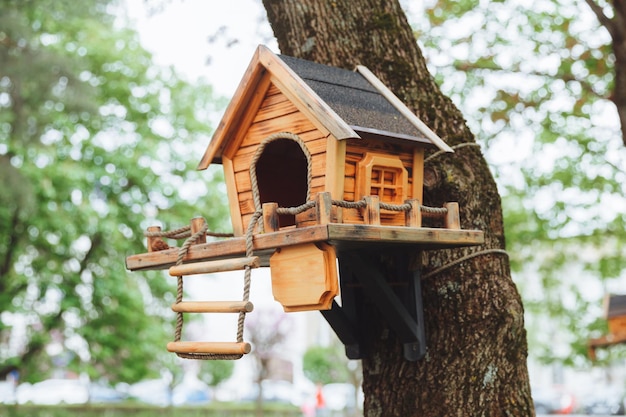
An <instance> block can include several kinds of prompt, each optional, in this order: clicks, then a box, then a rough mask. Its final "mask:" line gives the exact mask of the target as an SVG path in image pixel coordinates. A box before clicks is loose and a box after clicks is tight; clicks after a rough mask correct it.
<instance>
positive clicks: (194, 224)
mask: <svg viewBox="0 0 626 417" xmlns="http://www.w3.org/2000/svg"><path fill="white" fill-rule="evenodd" d="M205 224H206V220H204V217H194V218H193V219H191V235H192V236H193V235H194V234H195V233H197V232H198V231H200V230H201V229H202V228H203V227H204V225H205ZM199 243H206V232H205V233H203V234H202V235H201V236H199V237H198V239H196V241H195V242H194V244H196V245H197V244H199Z"/></svg>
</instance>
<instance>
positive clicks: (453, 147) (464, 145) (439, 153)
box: [424, 142, 480, 163]
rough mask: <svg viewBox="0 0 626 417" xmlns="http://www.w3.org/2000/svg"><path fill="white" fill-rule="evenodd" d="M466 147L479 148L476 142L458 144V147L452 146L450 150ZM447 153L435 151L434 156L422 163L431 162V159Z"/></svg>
mask: <svg viewBox="0 0 626 417" xmlns="http://www.w3.org/2000/svg"><path fill="white" fill-rule="evenodd" d="M466 146H477V147H479V148H480V145H479V144H478V143H476V142H465V143H460V144H458V145H454V146H452V147H451V148H452V150H457V149H461V148H464V147H466ZM447 153H449V152H446V151H437V152H435V153H434V154H432V155H430V156H429V157H428V158H426V159H424V163H426V162H429V161H430V160H432V159H434V158H436V157H438V156H439V155H443V154H447Z"/></svg>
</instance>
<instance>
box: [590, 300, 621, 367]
mask: <svg viewBox="0 0 626 417" xmlns="http://www.w3.org/2000/svg"><path fill="white" fill-rule="evenodd" d="M604 317H605V319H606V321H607V324H608V329H609V333H608V334H607V335H605V336H601V337H599V338H594V339H590V340H589V356H590V357H591V358H592V360H595V357H596V355H595V350H596V348H599V347H602V348H604V347H608V346H612V345H616V344H620V343H626V295H615V294H607V295H606V296H605V297H604Z"/></svg>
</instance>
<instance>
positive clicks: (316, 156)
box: [233, 85, 326, 230]
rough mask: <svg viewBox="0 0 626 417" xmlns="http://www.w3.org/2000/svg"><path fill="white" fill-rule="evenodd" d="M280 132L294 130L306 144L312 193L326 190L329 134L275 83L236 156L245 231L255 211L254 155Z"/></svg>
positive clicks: (236, 181)
mask: <svg viewBox="0 0 626 417" xmlns="http://www.w3.org/2000/svg"><path fill="white" fill-rule="evenodd" d="M277 132H291V133H295V134H296V135H298V136H300V138H302V140H303V141H304V142H305V143H306V145H307V148H308V149H309V152H310V153H311V157H312V165H313V166H312V169H313V179H312V184H311V188H312V190H311V196H312V197H313V196H314V195H315V193H317V192H322V191H324V179H325V166H326V154H325V152H326V136H325V135H324V134H323V133H322V132H321V131H319V130H318V129H317V128H316V127H315V126H314V125H313V124H312V123H311V122H310V121H309V120H308V119H307V118H306V117H305V116H304V115H303V114H302V113H301V112H300V111H299V110H298V109H297V108H296V106H295V105H294V104H293V103H292V102H291V101H289V99H288V98H287V97H286V96H285V95H284V94H282V93H281V92H280V91H279V90H278V88H276V86H274V85H270V88H269V89H268V91H267V94H266V96H265V99H264V100H263V102H262V104H261V107H260V108H259V111H258V112H257V114H256V116H255V118H254V120H253V122H252V124H251V126H250V128H249V129H248V131H247V133H246V135H245V137H244V140H243V142H242V143H241V146H240V148H239V149H238V150H237V151H236V153H235V156H234V157H233V170H234V173H235V186H236V189H237V195H238V201H239V208H240V212H241V216H242V220H243V229H244V230H245V229H246V228H247V225H248V222H249V221H250V218H251V216H252V214H253V213H254V200H253V198H252V187H251V184H250V164H251V161H252V158H253V157H254V153H255V152H256V150H257V148H258V146H259V144H260V143H261V141H263V140H264V139H265V138H267V137H268V136H269V135H271V134H273V133H277Z"/></svg>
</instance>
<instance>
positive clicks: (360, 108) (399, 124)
mask: <svg viewBox="0 0 626 417" xmlns="http://www.w3.org/2000/svg"><path fill="white" fill-rule="evenodd" d="M279 58H280V59H281V60H282V61H283V62H284V63H285V64H287V66H289V68H291V69H292V70H293V71H294V72H295V73H296V74H297V75H298V76H299V77H300V78H302V79H303V80H304V82H306V84H307V85H308V86H309V87H310V88H311V89H312V90H313V91H314V92H315V93H316V94H317V95H318V96H319V97H320V98H321V99H322V100H324V101H325V102H326V104H328V105H329V106H330V108H332V109H333V110H334V111H335V113H337V115H338V116H339V117H341V118H342V119H343V120H344V121H345V122H346V123H348V124H349V125H350V126H351V127H352V128H353V129H354V130H355V131H357V132H359V131H363V130H364V129H363V128H365V131H367V130H374V131H380V133H383V134H384V133H388V134H389V135H390V136H398V137H402V138H404V139H414V140H415V139H417V140H419V141H423V140H427V139H426V137H425V136H424V134H422V133H421V132H420V131H419V130H418V129H417V127H415V126H414V125H413V124H412V123H411V122H410V121H409V120H408V119H407V118H406V117H404V116H403V115H402V114H401V113H400V112H399V111H398V110H397V109H396V108H395V107H394V106H393V105H392V104H391V103H390V102H389V101H388V100H387V99H386V98H385V97H384V96H383V95H382V94H381V93H380V92H379V91H378V90H377V89H376V88H375V87H374V86H373V85H371V84H370V83H369V81H367V79H365V77H363V76H362V75H361V74H359V73H358V72H355V71H348V70H344V69H341V68H337V67H331V66H328V65H323V64H318V63H315V62H311V61H305V60H303V59H298V58H293V57H290V56H285V55H279Z"/></svg>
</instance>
